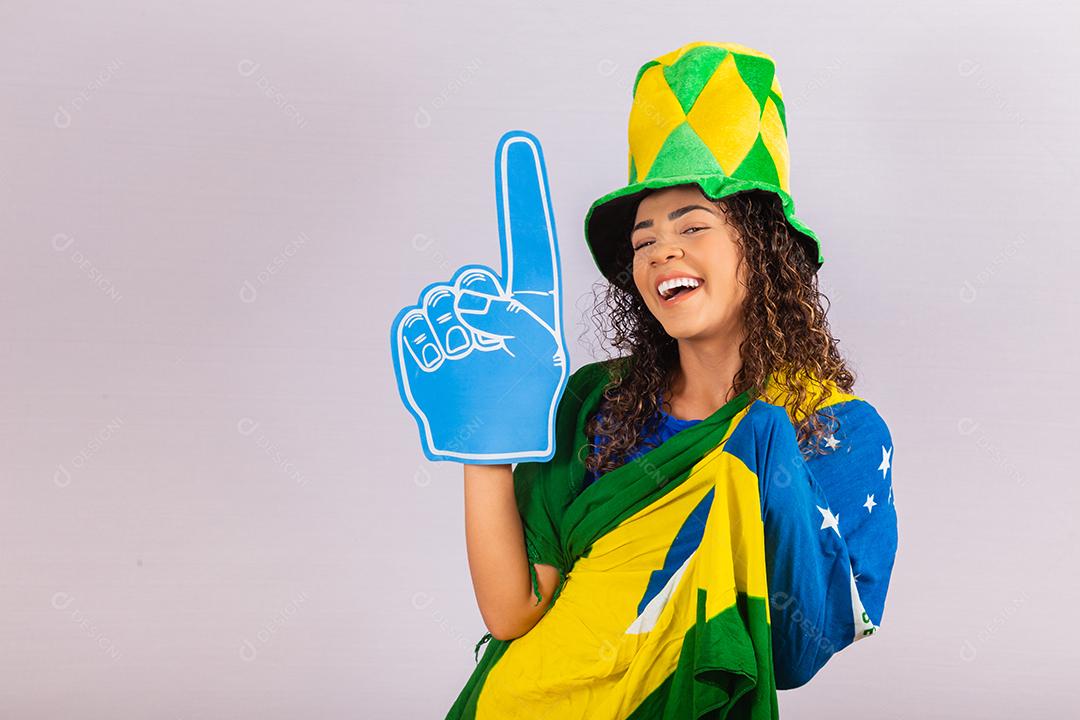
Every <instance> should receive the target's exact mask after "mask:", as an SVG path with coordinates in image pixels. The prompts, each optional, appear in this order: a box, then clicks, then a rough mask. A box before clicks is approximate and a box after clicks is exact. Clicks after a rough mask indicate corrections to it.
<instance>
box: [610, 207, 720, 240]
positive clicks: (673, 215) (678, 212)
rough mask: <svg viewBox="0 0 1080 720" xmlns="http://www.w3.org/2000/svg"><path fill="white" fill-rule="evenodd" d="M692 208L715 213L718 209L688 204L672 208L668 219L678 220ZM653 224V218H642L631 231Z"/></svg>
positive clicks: (631, 232)
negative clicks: (675, 208)
mask: <svg viewBox="0 0 1080 720" xmlns="http://www.w3.org/2000/svg"><path fill="white" fill-rule="evenodd" d="M691 210H704V211H705V212H710V213H712V214H713V215H715V214H716V211H714V210H710V209H709V208H707V207H705V206H704V205H686V206H685V207H681V208H679V209H678V210H672V211H671V212H669V213H668V216H667V219H668V220H676V219H678V218H680V217H682V216H683V215H685V214H686V213H688V212H690V211H691ZM652 226H653V221H652V220H642V221H641V222H639V223H638V224H637V225H635V226H634V229H633V230H631V231H630V234H633V233H634V232H636V231H637V230H643V229H645V228H650V227H652Z"/></svg>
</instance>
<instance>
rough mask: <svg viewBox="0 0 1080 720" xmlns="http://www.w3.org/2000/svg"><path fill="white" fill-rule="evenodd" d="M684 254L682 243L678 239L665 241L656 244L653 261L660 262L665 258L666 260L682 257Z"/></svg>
mask: <svg viewBox="0 0 1080 720" xmlns="http://www.w3.org/2000/svg"><path fill="white" fill-rule="evenodd" d="M682 254H683V249H682V245H681V244H680V243H679V242H678V241H674V240H673V241H664V242H659V243H657V244H656V248H655V252H653V254H652V260H653V262H658V261H660V260H661V259H663V260H664V261H665V262H666V261H667V260H670V259H672V258H677V257H680V256H681V255H682Z"/></svg>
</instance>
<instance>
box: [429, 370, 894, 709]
mask: <svg viewBox="0 0 1080 720" xmlns="http://www.w3.org/2000/svg"><path fill="white" fill-rule="evenodd" d="M609 362H610V361H609ZM609 379H610V375H609V363H608V362H601V363H592V364H590V365H586V366H584V367H583V368H581V369H580V370H578V371H577V372H575V373H574V374H573V375H572V376H571V378H570V380H569V382H568V384H567V388H566V391H565V392H564V395H563V397H562V399H561V401H560V404H559V408H558V413H557V417H556V454H555V456H554V457H553V458H552V459H551V460H549V461H547V462H543V463H537V462H530V463H520V464H518V465H517V466H516V467H515V468H514V487H515V493H516V496H517V502H518V509H519V511H520V513H521V517H522V522H523V526H524V530H525V541H526V550H527V554H528V559H529V564H530V565H529V567H530V572H531V573H532V578H533V589H534V592H535V593H536V596H537V601H538V602H539V600H540V592H539V586H538V584H537V583H536V576H535V569H534V568H533V567H532V564H533V563H541V564H548V565H553V566H555V567H556V568H558V569H559V572H560V582H559V585H558V588H557V589H556V591H555V594H554V597H553V599H552V603H551V606H550V607H549V608H548V610H547V612H546V613H545V614H544V616H543V617H542V618H541V619H540V620H539V622H538V623H537V624H536V625H535V626H534V627H533V628H532V629H531V630H530V631H529V632H528V633H526V634H525V635H522V636H521V637H518V638H515V639H513V640H505V641H504V640H497V639H494V638H491V637H490V635H488V636H485V638H484V639H482V640H481V642H480V643H479V644H478V646H477V652H479V649H480V645H483V644H484V643H485V642H487V646H486V647H485V649H484V655H483V657H482V659H480V660H479V662H478V664H477V665H476V667H475V668H474V671H473V673H472V675H471V676H470V678H469V680H468V682H467V684H466V685H465V687H464V688H463V689H462V691H461V693H460V694H459V696H458V698H457V700H456V702H455V703H454V704H453V706H452V708H451V709H450V711H449V713H448V714H447V716H446V717H447V719H448V720H450V719H451V718H454V719H456V718H476V719H479V720H487V719H489V718H560V720H561V719H564V718H565V719H570V718H590V720H596V719H605V720H606V719H611V720H616V719H617V720H624V719H641V718H664V719H669V718H670V719H672V720H674V719H680V720H681V719H686V718H695V719H696V718H713V717H716V718H721V717H723V718H731V719H732V720H734V719H736V718H777V717H779V713H778V708H777V697H776V695H777V689H785V688H791V687H797V686H799V685H802V684H804V683H806V682H807V681H809V679H810V678H811V677H812V676H813V675H814V674H815V673H816V672H817V671H818V670H819V669H820V668H821V667H822V666H823V665H824V664H825V662H826V661H827V660H828V659H829V657H831V656H832V655H833V654H834V653H836V652H838V651H840V650H842V649H843V648H844V647H846V646H847V645H849V644H851V643H852V642H854V641H855V640H857V639H859V638H863V637H867V636H869V635H871V634H873V633H874V631H875V630H876V629H877V625H878V623H880V621H881V615H882V612H883V610H884V602H885V592H886V590H887V587H888V581H889V576H890V574H891V570H892V564H893V558H894V556H895V552H896V545H897V533H896V514H895V510H894V507H893V494H892V480H891V475H890V474H889V469H890V468H891V453H892V441H891V438H890V436H889V432H888V428H887V427H886V425H885V423H884V422H883V421H882V419H881V418H880V416H879V415H878V414H877V412H876V411H875V410H874V408H873V407H872V406H871V405H869V404H868V403H867V402H866V401H864V400H862V399H861V398H858V397H856V396H854V395H849V394H845V393H842V392H840V391H839V390H837V389H836V388H835V386H825V387H824V388H823V391H826V392H828V398H827V399H826V401H825V403H824V405H825V406H826V407H828V408H829V409H830V410H831V411H832V413H833V415H834V416H835V417H837V418H838V420H839V427H838V429H837V430H836V431H835V432H834V433H833V434H832V435H830V436H829V437H828V438H827V439H826V442H825V444H826V445H827V446H828V452H827V453H826V454H825V455H821V456H811V457H810V458H809V459H807V458H806V457H805V456H804V455H803V454H802V453H801V452H800V448H799V446H798V443H797V440H796V433H795V428H794V426H793V424H792V422H791V420H790V417H789V415H788V411H787V410H785V407H784V400H785V397H784V396H783V395H782V394H781V393H780V390H779V389H778V386H776V385H775V384H772V383H770V384H767V386H766V388H765V391H764V393H763V394H762V396H761V397H759V398H757V399H755V400H753V401H751V400H750V398H749V395H748V393H747V392H744V393H742V394H740V395H739V396H737V397H735V398H734V399H732V400H731V401H730V402H728V403H727V404H725V405H724V406H723V407H722V408H720V409H719V410H717V411H716V412H715V413H714V414H713V415H711V416H710V417H708V418H706V419H705V420H703V421H702V422H700V423H697V424H696V425H693V426H691V427H688V428H686V429H684V430H682V431H680V432H678V433H677V434H676V435H674V436H673V437H671V438H669V439H668V440H666V441H664V442H663V443H662V444H661V445H659V446H658V447H655V448H652V449H651V450H649V451H648V452H646V453H644V454H643V455H641V456H639V457H637V458H635V459H633V460H631V461H629V462H627V463H626V464H625V465H622V466H620V467H618V468H616V469H614V470H612V471H610V472H608V473H606V474H604V475H603V477H602V478H601V479H600V480H598V481H597V482H594V483H592V484H591V485H589V486H587V487H584V489H582V487H583V483H584V480H585V467H584V458H585V453H586V450H587V445H588V438H587V437H586V430H585V424H586V422H587V420H588V418H589V417H590V416H591V415H592V414H593V413H594V412H595V410H596V409H597V407H598V405H599V403H600V401H601V399H602V394H603V390H604V388H605V386H606V385H607V384H608V382H609ZM770 388H774V389H773V390H770ZM879 446H880V447H879ZM879 455H880V457H879ZM879 460H880V463H879V462H878V461H879ZM875 498H876V501H875Z"/></svg>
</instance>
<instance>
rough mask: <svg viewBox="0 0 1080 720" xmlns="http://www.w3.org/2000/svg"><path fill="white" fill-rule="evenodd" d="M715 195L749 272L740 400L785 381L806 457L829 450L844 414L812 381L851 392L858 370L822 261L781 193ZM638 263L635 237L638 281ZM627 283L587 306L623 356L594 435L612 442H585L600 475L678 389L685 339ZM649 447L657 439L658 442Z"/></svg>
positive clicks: (624, 254)
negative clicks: (827, 404) (836, 328)
mask: <svg viewBox="0 0 1080 720" xmlns="http://www.w3.org/2000/svg"><path fill="white" fill-rule="evenodd" d="M711 201H712V202H713V204H714V205H716V206H717V207H718V208H719V209H720V210H721V211H722V212H723V213H724V214H725V215H726V216H727V219H728V222H729V223H730V224H731V225H732V226H734V228H735V229H736V231H737V233H736V235H737V240H736V242H737V244H738V247H739V249H740V251H741V256H742V262H744V263H745V264H746V268H745V269H746V271H747V273H746V286H747V293H746V300H745V302H744V304H743V309H742V311H743V321H744V325H745V327H746V332H747V336H746V339H745V340H744V341H743V343H742V344H741V345H740V347H739V354H740V356H741V360H742V367H741V369H740V370H739V372H738V373H737V374H736V375H735V378H734V381H733V387H732V388H731V397H735V396H737V395H738V394H739V393H741V392H743V391H749V395H750V400H751V402H753V400H754V399H755V398H757V397H760V396H761V393H762V389H763V388H764V387H765V381H766V379H767V378H770V376H772V377H771V379H770V382H771V383H773V385H771V386H770V392H771V391H772V389H773V387H776V388H777V389H778V390H779V391H780V392H781V393H783V394H784V396H785V397H786V398H787V401H788V402H787V405H786V407H787V410H788V413H789V415H790V417H791V420H792V423H793V425H795V428H796V436H797V438H798V441H799V446H800V450H801V451H802V452H803V454H804V455H806V454H809V453H813V452H816V451H820V448H819V443H820V440H821V438H822V437H824V436H825V435H826V434H827V433H829V432H832V431H834V428H835V427H836V424H837V419H836V418H835V416H833V415H832V414H831V413H830V412H828V410H827V408H826V409H823V411H822V412H821V413H819V412H817V411H818V408H819V407H820V405H821V403H822V401H823V399H824V398H823V397H822V395H821V394H820V393H814V394H811V393H810V392H808V389H809V388H808V386H807V384H806V382H805V378H806V377H809V378H810V379H811V380H812V381H813V382H819V383H824V382H825V381H831V382H832V383H835V385H836V387H837V388H839V389H840V390H841V391H843V392H851V389H852V387H853V386H854V383H855V376H854V375H853V373H852V372H851V371H850V370H849V369H848V368H847V367H846V365H845V362H844V359H843V358H842V357H841V355H840V353H839V351H838V349H837V344H838V341H837V340H836V339H835V338H834V337H833V336H832V333H831V332H830V329H829V324H828V322H827V320H826V313H827V312H828V308H827V307H825V306H823V304H822V301H825V302H826V303H828V302H829V301H828V298H827V297H826V296H825V295H824V293H822V292H820V290H819V288H818V276H817V273H816V271H815V270H816V262H815V261H814V259H812V258H811V256H810V254H809V252H808V251H807V249H806V247H805V245H804V244H803V243H804V242H805V239H803V238H801V237H800V236H799V235H798V234H796V233H795V232H794V231H793V230H792V229H791V226H790V225H788V223H787V220H786V219H785V217H784V213H783V206H782V203H781V200H780V197H779V196H778V195H776V194H775V193H771V192H767V191H763V190H749V191H742V192H737V193H734V194H732V195H728V196H726V197H723V198H720V199H716V200H711ZM632 262H633V255H632V252H631V249H630V243H629V242H627V243H626V249H625V250H620V255H619V258H618V263H619V265H618V266H619V267H621V268H624V270H623V271H622V272H623V275H622V277H624V278H629V277H632V271H631V269H630V268H631V263H632ZM627 285H628V286H629V288H630V289H624V288H623V287H621V286H619V285H617V284H614V283H608V282H605V281H599V282H598V283H597V284H596V285H594V286H593V307H592V308H591V309H590V310H587V311H586V312H587V314H589V315H591V317H592V318H593V321H594V323H595V325H596V329H597V331H598V333H599V335H600V336H601V337H602V338H603V339H604V340H605V341H606V344H607V345H608V346H610V348H611V349H612V350H614V351H615V352H617V353H622V354H621V355H619V356H617V357H610V358H609V361H608V364H609V368H610V370H611V382H610V383H609V384H608V386H607V387H606V388H605V390H604V393H603V402H602V403H601V406H602V407H603V409H604V412H603V413H602V415H601V417H600V418H598V417H597V415H598V414H599V413H598V412H594V413H593V415H592V416H591V417H590V418H589V421H588V424H587V426H586V432H587V436H588V437H589V438H590V439H591V438H594V437H596V438H597V439H598V440H599V439H602V440H603V442H602V443H601V444H597V443H594V442H590V443H588V444H587V446H586V448H585V450H586V451H587V452H588V456H587V457H586V458H584V462H585V466H586V468H587V469H588V470H590V471H592V472H593V473H595V474H596V475H597V476H599V475H602V474H603V473H605V472H608V471H610V470H613V469H615V468H616V467H618V466H620V465H622V464H623V463H624V462H625V461H624V460H623V458H624V457H625V456H627V455H628V453H629V452H630V451H632V450H633V449H634V448H635V447H636V446H638V444H639V443H641V442H642V438H643V437H644V436H646V435H648V434H651V433H652V432H654V431H655V430H656V429H657V427H658V425H659V423H660V416H659V413H658V410H660V406H659V403H658V400H659V399H660V397H659V396H660V395H661V394H664V395H666V394H667V393H668V391H669V390H670V387H671V383H672V381H673V379H674V373H675V371H676V370H677V369H678V366H679V348H678V342H677V341H676V340H675V339H674V338H673V337H671V336H670V335H668V334H667V332H666V331H665V330H664V328H663V326H662V325H661V324H660V322H659V321H658V320H657V319H656V317H655V316H654V315H653V314H652V312H651V311H650V310H649V309H648V307H647V306H646V304H645V301H644V299H643V298H642V297H641V295H640V294H639V293H638V291H637V289H636V287H634V285H633V283H632V282H628V283H627ZM598 290H601V291H602V292H600V293H598V292H597V291H598ZM605 311H606V312H605ZM610 354H611V352H610V351H609V355H610ZM819 387H821V385H819ZM598 410H599V408H598ZM645 447H646V448H650V447H655V445H653V444H652V443H651V442H649V443H648V444H647V445H645Z"/></svg>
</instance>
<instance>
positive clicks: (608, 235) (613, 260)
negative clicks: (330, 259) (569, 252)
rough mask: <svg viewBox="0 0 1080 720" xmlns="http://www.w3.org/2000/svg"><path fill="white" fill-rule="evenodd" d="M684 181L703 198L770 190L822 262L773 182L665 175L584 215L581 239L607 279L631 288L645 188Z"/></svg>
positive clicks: (614, 195) (785, 195)
mask: <svg viewBox="0 0 1080 720" xmlns="http://www.w3.org/2000/svg"><path fill="white" fill-rule="evenodd" d="M685 184H696V185H697V186H698V187H700V188H701V191H702V193H703V194H704V195H705V196H706V197H708V198H711V199H713V200H718V199H720V198H722V197H726V196H728V195H733V194H735V193H738V192H744V191H746V190H765V191H767V192H771V193H774V194H775V195H777V196H779V197H780V199H781V200H782V201H783V209H784V217H785V218H786V219H787V221H788V224H789V225H790V226H791V228H792V229H793V230H794V231H795V233H796V234H797V236H800V237H801V239H802V240H803V245H804V247H805V248H806V251H807V255H808V257H811V258H816V263H817V268H820V267H821V265H822V264H823V263H824V262H825V258H824V256H823V255H822V253H821V242H820V241H819V240H818V238H817V235H815V234H814V232H813V231H812V230H811V229H810V228H808V227H807V226H806V225H805V224H804V223H803V222H802V221H801V220H799V218H798V217H796V215H795V202H794V200H792V198H791V196H790V195H789V194H788V193H786V192H784V191H783V190H781V189H780V188H778V187H777V186H776V185H772V184H771V183H766V182H760V181H756V180H742V179H739V178H733V177H728V176H726V175H685V176H681V177H679V176H675V177H670V176H669V177H662V178H652V179H649V180H643V181H641V182H637V183H633V184H631V185H627V186H626V187H622V188H619V189H618V190H614V191H612V192H610V193H608V194H607V195H604V196H603V197H601V198H600V199H598V200H597V201H596V202H594V203H593V204H592V205H591V206H590V207H589V212H588V213H586V215H585V242H586V244H587V245H588V246H589V252H591V253H592V256H593V261H594V262H595V263H596V266H597V267H598V268H599V269H600V272H601V273H602V274H603V275H604V277H605V278H607V279H608V281H609V282H611V283H613V284H615V285H618V286H619V287H622V288H623V289H626V290H632V289H633V287H634V278H633V272H632V269H631V267H632V266H631V263H632V261H633V250H632V248H631V247H630V228H631V226H632V224H633V222H634V217H635V215H636V214H637V205H638V202H639V201H640V200H641V197H642V195H643V194H644V193H645V191H647V190H657V189H660V188H667V187H673V186H675V185H685ZM817 268H815V270H816V269H817Z"/></svg>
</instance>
